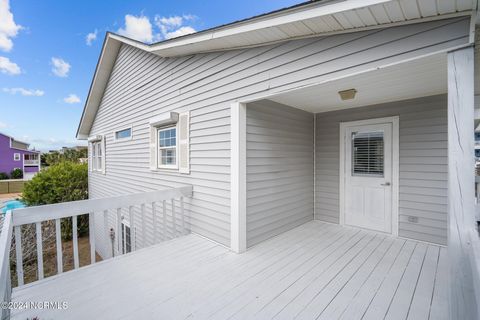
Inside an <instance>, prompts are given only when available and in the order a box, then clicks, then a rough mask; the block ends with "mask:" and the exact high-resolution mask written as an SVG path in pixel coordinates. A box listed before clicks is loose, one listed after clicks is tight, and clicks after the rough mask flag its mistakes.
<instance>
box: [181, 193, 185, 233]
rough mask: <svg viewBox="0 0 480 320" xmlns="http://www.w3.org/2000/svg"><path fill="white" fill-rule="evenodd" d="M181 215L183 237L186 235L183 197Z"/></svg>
mask: <svg viewBox="0 0 480 320" xmlns="http://www.w3.org/2000/svg"><path fill="white" fill-rule="evenodd" d="M180 215H181V218H182V235H184V234H185V209H184V206H183V197H180Z"/></svg>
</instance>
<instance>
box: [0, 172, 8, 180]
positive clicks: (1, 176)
mask: <svg viewBox="0 0 480 320" xmlns="http://www.w3.org/2000/svg"><path fill="white" fill-rule="evenodd" d="M6 179H8V174H6V173H5V172H0V180H6Z"/></svg>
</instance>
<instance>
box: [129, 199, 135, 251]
mask: <svg viewBox="0 0 480 320" xmlns="http://www.w3.org/2000/svg"><path fill="white" fill-rule="evenodd" d="M128 215H129V219H130V250H131V251H132V252H133V251H135V250H136V249H137V241H135V240H136V238H137V235H136V232H135V224H134V222H135V218H134V215H133V206H129V207H128Z"/></svg>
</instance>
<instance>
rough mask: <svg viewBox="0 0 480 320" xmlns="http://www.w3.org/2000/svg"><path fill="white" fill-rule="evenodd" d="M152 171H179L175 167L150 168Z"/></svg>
mask: <svg viewBox="0 0 480 320" xmlns="http://www.w3.org/2000/svg"><path fill="white" fill-rule="evenodd" d="M150 171H152V172H177V173H178V172H180V171H179V169H178V168H177V167H172V168H150Z"/></svg>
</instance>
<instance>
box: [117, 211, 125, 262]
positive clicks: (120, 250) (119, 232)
mask: <svg viewBox="0 0 480 320" xmlns="http://www.w3.org/2000/svg"><path fill="white" fill-rule="evenodd" d="M117 243H118V254H119V255H120V254H123V252H124V251H123V245H122V208H117Z"/></svg>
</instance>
